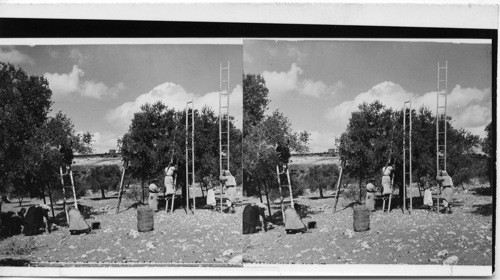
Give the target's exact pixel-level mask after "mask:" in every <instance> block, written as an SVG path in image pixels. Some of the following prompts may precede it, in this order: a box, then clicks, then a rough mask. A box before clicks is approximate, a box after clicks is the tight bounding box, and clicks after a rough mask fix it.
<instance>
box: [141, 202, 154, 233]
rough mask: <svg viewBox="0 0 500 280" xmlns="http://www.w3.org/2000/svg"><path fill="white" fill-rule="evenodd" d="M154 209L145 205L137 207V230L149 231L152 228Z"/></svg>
mask: <svg viewBox="0 0 500 280" xmlns="http://www.w3.org/2000/svg"><path fill="white" fill-rule="evenodd" d="M153 215H154V211H153V209H151V208H149V207H148V206H146V207H139V208H137V230H138V231H140V232H146V231H151V230H153V228H154V217H153Z"/></svg>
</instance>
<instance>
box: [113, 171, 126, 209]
mask: <svg viewBox="0 0 500 280" xmlns="http://www.w3.org/2000/svg"><path fill="white" fill-rule="evenodd" d="M126 169H127V167H126V166H125V165H124V166H123V171H122V178H121V179H120V190H119V192H118V204H117V205H116V213H115V214H118V213H119V212H120V203H121V202H122V195H123V181H124V180H125V170H126Z"/></svg>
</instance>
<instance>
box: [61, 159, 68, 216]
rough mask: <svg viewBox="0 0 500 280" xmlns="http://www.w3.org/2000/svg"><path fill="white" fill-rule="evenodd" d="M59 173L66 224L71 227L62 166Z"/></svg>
mask: <svg viewBox="0 0 500 280" xmlns="http://www.w3.org/2000/svg"><path fill="white" fill-rule="evenodd" d="M59 173H60V175H61V185H62V192H63V208H64V213H66V222H67V223H68V225H69V215H68V209H66V189H65V188H64V175H63V171H62V166H60V167H59Z"/></svg>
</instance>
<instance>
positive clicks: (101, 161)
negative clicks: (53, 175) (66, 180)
mask: <svg viewBox="0 0 500 280" xmlns="http://www.w3.org/2000/svg"><path fill="white" fill-rule="evenodd" d="M99 165H119V166H121V165H122V157H121V155H119V154H115V155H111V154H98V155H77V156H75V158H74V159H73V165H72V169H73V170H74V171H88V170H89V169H90V168H92V167H93V166H99Z"/></svg>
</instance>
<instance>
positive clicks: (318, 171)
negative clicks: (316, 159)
mask: <svg viewBox="0 0 500 280" xmlns="http://www.w3.org/2000/svg"><path fill="white" fill-rule="evenodd" d="M338 176H339V169H338V167H337V165H336V164H322V165H314V166H311V167H309V169H308V171H307V174H306V176H305V181H306V184H307V186H308V187H309V189H310V190H311V191H316V190H319V196H320V197H321V198H323V197H324V195H323V190H327V189H330V188H332V187H333V186H334V185H335V182H336V181H337V180H338Z"/></svg>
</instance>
